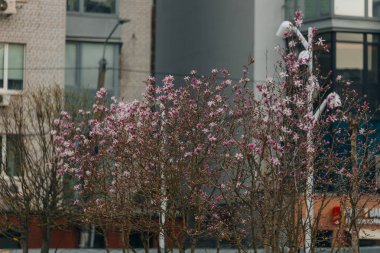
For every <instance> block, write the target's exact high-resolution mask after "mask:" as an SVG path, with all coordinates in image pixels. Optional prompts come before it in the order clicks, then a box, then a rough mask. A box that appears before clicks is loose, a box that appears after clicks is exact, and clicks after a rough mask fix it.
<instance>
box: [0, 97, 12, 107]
mask: <svg viewBox="0 0 380 253" xmlns="http://www.w3.org/2000/svg"><path fill="white" fill-rule="evenodd" d="M10 102H11V95H6V94H0V106H2V107H4V106H8V105H9V103H10Z"/></svg>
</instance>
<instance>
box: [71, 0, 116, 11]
mask: <svg viewBox="0 0 380 253" xmlns="http://www.w3.org/2000/svg"><path fill="white" fill-rule="evenodd" d="M67 11H69V12H85V13H103V14H115V13H116V0H67Z"/></svg>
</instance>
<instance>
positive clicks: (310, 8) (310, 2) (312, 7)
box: [305, 0, 319, 19]
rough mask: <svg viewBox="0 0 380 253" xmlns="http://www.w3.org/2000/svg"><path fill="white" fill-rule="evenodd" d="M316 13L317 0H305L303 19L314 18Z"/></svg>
mask: <svg viewBox="0 0 380 253" xmlns="http://www.w3.org/2000/svg"><path fill="white" fill-rule="evenodd" d="M318 16H319V13H318V1H315V0H306V1H305V19H309V18H316V17H318Z"/></svg>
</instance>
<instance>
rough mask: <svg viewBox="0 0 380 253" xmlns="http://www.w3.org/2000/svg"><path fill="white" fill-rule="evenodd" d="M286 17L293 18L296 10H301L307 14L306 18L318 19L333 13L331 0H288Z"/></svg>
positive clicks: (286, 2)
mask: <svg viewBox="0 0 380 253" xmlns="http://www.w3.org/2000/svg"><path fill="white" fill-rule="evenodd" d="M285 6H286V8H285V12H286V13H285V15H286V19H288V20H292V19H293V16H294V12H295V11H296V10H301V11H302V12H303V13H304V14H305V19H306V20H308V19H316V18H321V17H326V16H329V15H330V14H331V12H330V9H331V1H330V0H286V1H285Z"/></svg>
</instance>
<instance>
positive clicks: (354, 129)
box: [350, 120, 359, 253]
mask: <svg viewBox="0 0 380 253" xmlns="http://www.w3.org/2000/svg"><path fill="white" fill-rule="evenodd" d="M350 123H351V124H350V128H351V140H350V141H351V163H352V180H351V184H352V198H351V199H352V200H351V209H352V213H351V222H352V223H353V224H352V231H351V246H352V253H359V238H358V236H359V228H358V222H357V218H358V217H357V216H358V215H359V210H357V204H358V201H359V178H358V177H359V171H358V170H359V167H358V157H357V136H358V134H357V133H358V130H359V125H358V122H357V120H352V122H350Z"/></svg>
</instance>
